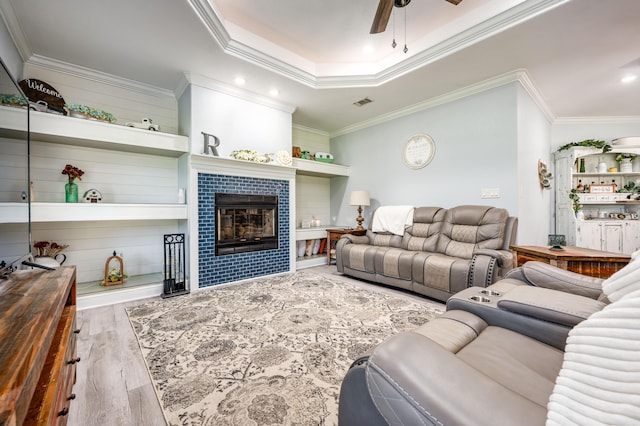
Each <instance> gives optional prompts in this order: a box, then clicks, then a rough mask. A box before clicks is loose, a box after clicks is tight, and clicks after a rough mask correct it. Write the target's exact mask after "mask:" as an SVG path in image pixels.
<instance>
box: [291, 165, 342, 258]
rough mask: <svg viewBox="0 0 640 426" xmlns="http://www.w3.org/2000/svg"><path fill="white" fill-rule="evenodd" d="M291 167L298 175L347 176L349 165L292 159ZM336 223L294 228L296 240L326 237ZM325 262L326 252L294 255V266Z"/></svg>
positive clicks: (329, 177) (328, 177)
mask: <svg viewBox="0 0 640 426" xmlns="http://www.w3.org/2000/svg"><path fill="white" fill-rule="evenodd" d="M292 165H293V167H295V169H296V175H298V176H312V177H319V178H327V179H331V178H335V177H348V176H349V174H350V169H349V166H343V165H341V164H333V163H324V162H321V161H313V160H303V159H300V158H294V159H293V164H292ZM337 227H338V226H336V225H322V226H312V227H310V228H296V242H297V241H305V240H317V239H322V238H327V229H331V228H337ZM326 263H327V256H326V254H317V255H312V256H303V257H296V268H298V269H302V268H309V267H312V266H318V265H324V264H326Z"/></svg>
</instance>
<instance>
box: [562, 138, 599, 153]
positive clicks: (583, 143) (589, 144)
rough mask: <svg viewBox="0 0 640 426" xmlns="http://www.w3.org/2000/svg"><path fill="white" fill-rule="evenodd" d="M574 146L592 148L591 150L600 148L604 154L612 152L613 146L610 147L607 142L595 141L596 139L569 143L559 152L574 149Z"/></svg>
mask: <svg viewBox="0 0 640 426" xmlns="http://www.w3.org/2000/svg"><path fill="white" fill-rule="evenodd" d="M574 146H586V147H591V148H600V149H602V152H603V153H605V152H609V151H611V145H609V144H608V143H606V142H605V141H602V140H595V139H585V140H583V141H580V142H570V143H568V144H566V145H562V146H561V147H560V148H558V152H559V151H564V150H565V149H569V148H572V147H574Z"/></svg>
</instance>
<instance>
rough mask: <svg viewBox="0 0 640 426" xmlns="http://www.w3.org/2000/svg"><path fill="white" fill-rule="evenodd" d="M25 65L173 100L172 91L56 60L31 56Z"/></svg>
mask: <svg viewBox="0 0 640 426" xmlns="http://www.w3.org/2000/svg"><path fill="white" fill-rule="evenodd" d="M26 63H27V64H29V65H32V66H35V67H38V68H43V69H46V70H50V71H54V72H57V73H61V74H66V75H70V76H73V77H78V78H82V79H84V80H89V81H94V82H96V83H101V84H106V85H109V86H113V87H117V88H121V89H125V90H127V91H130V92H137V93H141V94H143V95H147V96H154V97H171V98H175V96H174V93H173V91H171V90H167V89H162V88H159V87H156V86H151V85H149V84H144V83H140V82H138V81H134V80H129V79H126V78H122V77H117V76H115V75H112V74H107V73H104V72H101V71H96V70H92V69H90V68H85V67H81V66H79V65H73V64H70V63H68V62H63V61H59V60H57V59H52V58H47V57H44V56H39V55H32V56H31V57H30V58H29V59H28V60H27V61H26Z"/></svg>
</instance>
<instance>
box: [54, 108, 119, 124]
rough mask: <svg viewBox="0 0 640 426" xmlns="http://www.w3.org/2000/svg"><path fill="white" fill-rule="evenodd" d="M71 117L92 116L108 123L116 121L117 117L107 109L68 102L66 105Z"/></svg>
mask: <svg viewBox="0 0 640 426" xmlns="http://www.w3.org/2000/svg"><path fill="white" fill-rule="evenodd" d="M64 107H65V108H66V110H67V111H69V115H70V116H71V117H78V118H92V119H96V120H100V121H106V122H108V123H115V122H116V118H115V117H114V116H113V114H110V113H108V112H106V111H102V110H99V109H96V108H92V107H90V106H86V105H79V104H67V105H65V106H64Z"/></svg>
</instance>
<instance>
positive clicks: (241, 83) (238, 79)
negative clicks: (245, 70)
mask: <svg viewBox="0 0 640 426" xmlns="http://www.w3.org/2000/svg"><path fill="white" fill-rule="evenodd" d="M233 82H234V83H236V84H237V85H238V86H244V83H246V81H245V79H244V78H243V77H236V78H234V79H233Z"/></svg>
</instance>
